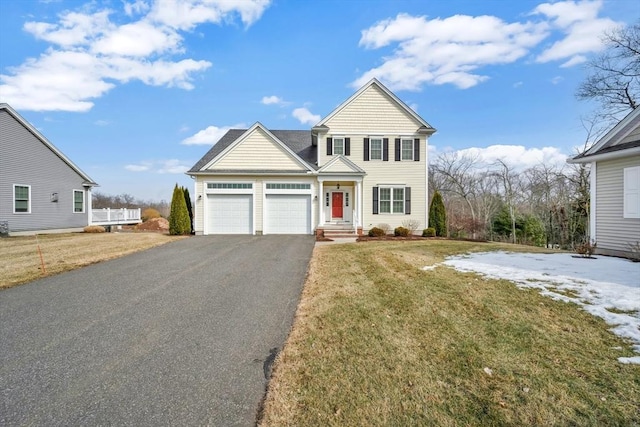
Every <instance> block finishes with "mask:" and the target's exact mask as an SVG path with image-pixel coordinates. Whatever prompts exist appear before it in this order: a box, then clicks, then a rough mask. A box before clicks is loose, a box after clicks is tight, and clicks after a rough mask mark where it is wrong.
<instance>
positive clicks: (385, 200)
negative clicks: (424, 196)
mask: <svg viewBox="0 0 640 427" xmlns="http://www.w3.org/2000/svg"><path fill="white" fill-rule="evenodd" d="M380 213H381V214H385V213H388V214H397V213H404V187H380Z"/></svg>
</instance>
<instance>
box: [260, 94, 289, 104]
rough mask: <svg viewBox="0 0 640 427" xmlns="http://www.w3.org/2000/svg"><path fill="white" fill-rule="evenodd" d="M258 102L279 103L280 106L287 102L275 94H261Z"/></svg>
mask: <svg viewBox="0 0 640 427" xmlns="http://www.w3.org/2000/svg"><path fill="white" fill-rule="evenodd" d="M260 103H262V104H264V105H280V106H284V105H287V104H289V103H288V102H286V101H285V100H284V99H282V98H280V97H279V96H276V95H271V96H263V97H262V100H261V101H260Z"/></svg>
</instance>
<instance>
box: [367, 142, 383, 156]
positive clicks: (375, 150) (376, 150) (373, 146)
mask: <svg viewBox="0 0 640 427" xmlns="http://www.w3.org/2000/svg"><path fill="white" fill-rule="evenodd" d="M369 144H370V147H369V159H370V160H382V138H371V139H370V140H369Z"/></svg>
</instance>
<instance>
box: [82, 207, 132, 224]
mask: <svg viewBox="0 0 640 427" xmlns="http://www.w3.org/2000/svg"><path fill="white" fill-rule="evenodd" d="M141 222H142V218H141V217H140V208H138V209H126V208H122V209H111V208H104V209H92V210H91V224H93V225H118V224H139V223H141Z"/></svg>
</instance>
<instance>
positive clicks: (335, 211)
mask: <svg viewBox="0 0 640 427" xmlns="http://www.w3.org/2000/svg"><path fill="white" fill-rule="evenodd" d="M331 217H332V218H342V193H331Z"/></svg>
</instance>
